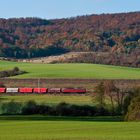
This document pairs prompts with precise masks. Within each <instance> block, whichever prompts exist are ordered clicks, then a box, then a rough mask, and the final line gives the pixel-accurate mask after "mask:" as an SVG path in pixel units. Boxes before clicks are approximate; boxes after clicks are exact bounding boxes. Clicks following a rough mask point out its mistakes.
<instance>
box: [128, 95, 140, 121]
mask: <svg viewBox="0 0 140 140" xmlns="http://www.w3.org/2000/svg"><path fill="white" fill-rule="evenodd" d="M125 119H126V120H127V121H140V95H139V96H137V97H135V98H134V99H133V100H132V101H131V104H130V106H129V108H128V112H127V114H126V116H125Z"/></svg>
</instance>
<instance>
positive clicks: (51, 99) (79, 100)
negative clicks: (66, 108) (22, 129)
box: [0, 95, 93, 105]
mask: <svg viewBox="0 0 140 140" xmlns="http://www.w3.org/2000/svg"><path fill="white" fill-rule="evenodd" d="M30 100H33V101H35V102H36V103H38V104H49V105H55V104H59V103H61V102H66V103H69V104H77V105H93V101H92V98H91V96H90V95H88V96H85V95H18V96H7V95H5V96H4V95H3V96H2V95H1V96H0V102H1V103H5V102H10V101H14V102H20V103H25V102H28V101H30Z"/></svg>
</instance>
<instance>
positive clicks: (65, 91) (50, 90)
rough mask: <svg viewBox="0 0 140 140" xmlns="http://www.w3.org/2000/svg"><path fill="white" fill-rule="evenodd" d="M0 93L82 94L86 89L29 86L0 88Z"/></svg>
mask: <svg viewBox="0 0 140 140" xmlns="http://www.w3.org/2000/svg"><path fill="white" fill-rule="evenodd" d="M2 93H15V94H16V93H21V94H31V93H37V94H46V93H50V94H53V93H57V94H60V93H63V94H76V93H77V94H84V93H86V89H84V88H31V87H24V88H2V87H1V88H0V94H2Z"/></svg>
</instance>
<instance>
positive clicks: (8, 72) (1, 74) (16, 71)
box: [0, 67, 27, 87]
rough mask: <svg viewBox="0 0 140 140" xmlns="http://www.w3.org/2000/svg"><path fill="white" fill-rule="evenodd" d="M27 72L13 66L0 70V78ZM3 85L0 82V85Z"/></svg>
mask: <svg viewBox="0 0 140 140" xmlns="http://www.w3.org/2000/svg"><path fill="white" fill-rule="evenodd" d="M25 73H27V72H26V71H22V70H20V69H19V68H18V67H15V68H13V69H12V70H4V71H0V78H5V77H11V76H16V75H20V74H25ZM3 86H4V85H3V84H2V85H1V83H0V87H3Z"/></svg>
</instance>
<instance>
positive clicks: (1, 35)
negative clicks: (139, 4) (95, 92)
mask: <svg viewBox="0 0 140 140" xmlns="http://www.w3.org/2000/svg"><path fill="white" fill-rule="evenodd" d="M70 51H78V52H97V53H100V52H107V53H109V54H113V55H115V59H116V58H119V61H121V58H122V57H126V56H127V57H128V59H129V61H130V58H132V60H131V62H127V64H126V65H128V66H135V67H139V66H140V12H133V13H120V14H101V15H89V16H80V17H73V18H68V19H54V20H44V19H39V18H13V19H0V56H2V57H14V58H32V57H42V56H49V55H56V54H63V53H66V52H70ZM101 55H102V54H101ZM90 59H91V58H90ZM123 60H124V61H127V60H125V59H123ZM99 63H102V61H101V62H99ZM116 63H117V65H118V62H114V64H115V65H116ZM124 65H125V62H124Z"/></svg>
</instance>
